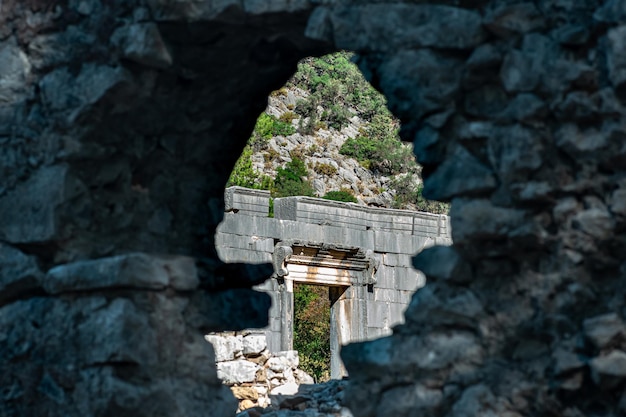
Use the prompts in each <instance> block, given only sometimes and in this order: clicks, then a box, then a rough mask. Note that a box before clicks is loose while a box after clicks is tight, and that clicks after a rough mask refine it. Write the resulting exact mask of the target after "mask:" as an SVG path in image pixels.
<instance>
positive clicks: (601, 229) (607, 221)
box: [572, 208, 615, 239]
mask: <svg viewBox="0 0 626 417" xmlns="http://www.w3.org/2000/svg"><path fill="white" fill-rule="evenodd" d="M572 221H573V224H575V225H576V227H578V228H580V230H582V231H583V232H584V233H587V234H588V235H590V236H593V237H594V238H597V239H609V238H610V237H611V236H613V233H614V232H615V220H614V219H613V217H612V216H611V214H610V213H609V212H608V210H606V208H590V209H588V210H583V211H580V212H578V213H576V216H574V218H573V220H572Z"/></svg>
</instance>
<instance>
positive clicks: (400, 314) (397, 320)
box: [389, 303, 407, 327]
mask: <svg viewBox="0 0 626 417" xmlns="http://www.w3.org/2000/svg"><path fill="white" fill-rule="evenodd" d="M406 309H407V305H406V304H400V303H389V327H393V326H395V325H398V324H402V323H404V312H405V311H406Z"/></svg>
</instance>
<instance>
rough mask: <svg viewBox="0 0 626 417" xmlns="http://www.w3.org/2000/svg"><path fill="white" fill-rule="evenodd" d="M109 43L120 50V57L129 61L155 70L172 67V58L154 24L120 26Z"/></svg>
mask: <svg viewBox="0 0 626 417" xmlns="http://www.w3.org/2000/svg"><path fill="white" fill-rule="evenodd" d="M111 41H112V42H113V43H114V44H116V45H117V46H118V47H119V48H120V50H121V52H122V56H123V57H124V58H126V59H130V60H131V61H134V62H137V63H139V64H142V65H146V66H149V67H155V68H167V67H169V66H170V65H172V57H171V55H170V53H169V51H168V50H167V46H166V45H165V43H164V41H163V38H161V34H160V33H159V28H158V27H157V25H156V24H154V23H135V24H132V25H128V26H122V27H120V28H119V29H117V30H116V31H115V32H114V33H113V35H112V36H111Z"/></svg>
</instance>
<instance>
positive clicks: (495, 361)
mask: <svg viewBox="0 0 626 417" xmlns="http://www.w3.org/2000/svg"><path fill="white" fill-rule="evenodd" d="M434 3H435V2H426V1H417V2H410V3H409V2H406V3H402V2H400V3H398V2H396V3H393V4H382V3H381V2H367V1H365V2H345V3H343V4H341V5H336V6H324V7H320V8H319V9H317V10H316V12H315V14H314V15H313V18H312V20H311V21H310V26H309V33H310V34H312V35H315V36H317V37H318V38H323V39H327V40H329V41H332V42H334V43H335V44H336V45H337V46H338V47H340V48H346V49H351V50H356V51H357V52H359V53H360V57H359V65H360V67H361V69H362V70H363V72H364V73H365V74H366V75H367V76H368V77H369V79H370V80H371V81H372V82H373V83H374V85H376V86H377V87H378V88H380V89H381V91H382V92H383V93H384V94H385V95H386V97H387V98H388V100H389V106H390V108H391V109H392V111H394V113H395V114H396V115H398V116H399V117H400V118H401V120H402V123H403V129H402V135H403V137H404V138H405V139H406V140H412V141H413V143H414V147H415V154H416V156H417V159H418V161H419V162H420V163H421V164H423V165H424V180H425V182H424V195H425V196H426V197H428V198H433V199H439V200H449V201H451V202H452V208H451V213H450V214H451V223H452V238H453V241H454V245H453V246H452V247H447V248H446V247H434V248H431V249H427V250H425V251H423V252H422V253H420V254H419V255H418V256H417V257H416V258H414V266H415V267H416V268H418V269H421V270H422V271H423V272H424V273H425V274H426V276H427V284H426V286H425V287H424V288H422V289H421V290H419V291H418V292H417V293H416V295H415V296H414V297H413V300H412V302H411V305H410V306H409V308H408V310H407V311H406V323H405V324H404V325H403V326H400V327H399V328H396V329H395V331H394V335H393V336H391V337H387V338H383V339H379V340H376V341H373V342H366V343H360V344H353V345H350V346H348V347H346V348H345V349H344V351H343V354H342V357H343V360H344V362H345V364H346V366H347V368H348V371H349V373H350V376H351V382H350V386H349V393H348V394H347V397H348V404H349V405H350V406H351V407H352V409H353V410H358V412H359V415H361V416H414V415H421V416H449V417H460V416H475V415H498V416H522V415H524V416H528V415H533V416H548V415H561V416H583V415H584V416H591V415H593V416H600V415H602V416H616V415H621V414H623V413H624V412H625V411H626V396H625V395H624V392H625V391H624V388H625V382H626V366H625V364H626V361H624V359H623V358H626V353H625V350H626V345H625V344H624V341H625V339H624V336H625V333H624V330H625V327H624V323H623V318H624V314H625V312H626V310H625V307H626V305H625V300H624V279H625V278H626V276H625V272H626V263H625V259H626V258H625V256H624V254H625V253H626V238H625V235H624V230H625V226H626V211H625V210H624V208H625V204H626V182H625V178H626V175H625V174H626V123H625V122H626V118H625V116H626V113H625V111H624V104H626V102H625V100H626V96H625V95H624V92H625V91H626V90H624V87H625V85H626V77H625V75H624V74H626V72H625V71H626V44H625V43H624V40H625V39H626V37H625V36H624V35H625V34H626V8H625V4H626V3H624V2H623V1H613V0H607V1H594V0H589V1H570V0H565V1H561V0H559V1H553V0H541V1H480V0H478V1H456V2H443V1H442V2H438V3H439V4H434ZM444 3H445V4H444ZM314 23H320V24H319V25H316V24H314ZM442 261H443V262H442Z"/></svg>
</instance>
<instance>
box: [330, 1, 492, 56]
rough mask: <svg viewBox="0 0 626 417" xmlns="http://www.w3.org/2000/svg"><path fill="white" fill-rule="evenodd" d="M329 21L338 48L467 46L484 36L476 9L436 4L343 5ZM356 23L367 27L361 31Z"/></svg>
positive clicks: (383, 48) (385, 49) (456, 47)
mask: <svg viewBox="0 0 626 417" xmlns="http://www.w3.org/2000/svg"><path fill="white" fill-rule="evenodd" d="M381 17H382V18H381ZM330 21H331V22H332V33H333V35H334V41H335V43H336V44H337V45H338V46H339V47H340V48H346V49H355V50H363V49H368V50H374V51H388V50H394V48H407V49H412V48H416V47H422V48H424V47H426V48H428V47H437V48H454V49H469V48H472V47H474V46H476V45H478V44H479V43H480V42H481V41H482V40H483V39H484V37H485V33H484V32H483V29H482V26H481V18H480V15H479V14H478V13H476V12H473V11H470V10H466V9H461V8H455V7H450V6H444V5H435V4H414V5H412V4H402V3H399V4H394V5H385V4H369V5H363V6H361V7H354V6H352V7H344V8H342V9H339V10H338V11H337V12H335V13H334V14H333V15H332V17H331V19H330ZM359 27H363V28H365V27H366V28H367V29H368V30H367V32H365V33H363V32H361V31H360V30H359ZM393 28H396V29H397V28H403V29H404V30H402V31H396V30H393ZM390 29H392V30H390Z"/></svg>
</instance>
